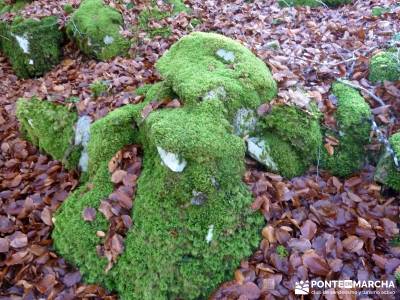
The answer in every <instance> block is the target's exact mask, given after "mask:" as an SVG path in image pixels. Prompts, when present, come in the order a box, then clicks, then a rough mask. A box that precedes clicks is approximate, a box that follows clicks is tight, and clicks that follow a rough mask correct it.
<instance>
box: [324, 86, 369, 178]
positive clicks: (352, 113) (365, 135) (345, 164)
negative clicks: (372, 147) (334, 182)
mask: <svg viewBox="0 0 400 300" xmlns="http://www.w3.org/2000/svg"><path fill="white" fill-rule="evenodd" d="M332 92H333V94H334V95H335V96H336V97H337V100H338V108H337V111H336V120H337V123H338V129H339V132H337V133H332V132H327V134H330V135H334V136H335V137H336V138H337V139H338V140H339V146H338V147H335V150H334V154H333V155H332V156H329V155H328V153H327V151H326V150H325V148H324V147H322V166H323V167H324V168H325V169H327V170H329V171H331V173H332V174H334V175H337V176H342V177H344V176H348V175H351V174H352V173H353V172H356V171H358V170H359V169H360V168H361V167H362V165H363V163H364V160H365V157H366V151H365V149H364V147H365V145H366V144H368V142H369V135H370V132H371V123H370V120H371V110H370V108H369V105H368V104H367V103H366V102H365V100H364V98H363V97H362V96H361V95H360V93H359V92H358V91H357V90H355V89H353V88H351V87H349V86H347V85H345V84H343V83H334V84H333V86H332Z"/></svg>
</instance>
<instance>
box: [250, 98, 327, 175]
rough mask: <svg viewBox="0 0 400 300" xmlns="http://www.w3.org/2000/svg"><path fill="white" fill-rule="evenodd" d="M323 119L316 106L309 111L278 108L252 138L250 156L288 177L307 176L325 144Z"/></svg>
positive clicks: (265, 119)
mask: <svg viewBox="0 0 400 300" xmlns="http://www.w3.org/2000/svg"><path fill="white" fill-rule="evenodd" d="M320 117H321V114H320V113H319V111H318V109H317V107H316V106H315V105H314V104H312V105H311V106H310V110H309V111H303V110H301V109H300V108H297V107H295V106H287V105H278V106H274V107H273V108H272V110H271V112H270V113H268V114H267V115H265V116H264V117H263V118H261V119H260V120H259V124H258V126H257V130H256V134H255V136H257V137H256V138H254V137H251V138H249V139H248V142H247V146H248V152H249V154H250V156H252V157H253V158H255V159H256V160H258V161H259V162H261V163H262V164H263V165H265V166H266V167H267V168H268V169H269V170H271V171H273V172H276V173H278V174H281V175H283V176H285V177H287V178H292V177H294V176H299V175H301V174H303V173H304V172H305V171H306V170H307V169H308V168H309V167H310V166H311V165H312V164H313V163H315V162H317V159H318V151H319V149H320V145H321V143H322V133H321V128H320V125H319V121H320Z"/></svg>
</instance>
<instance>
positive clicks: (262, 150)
mask: <svg viewBox="0 0 400 300" xmlns="http://www.w3.org/2000/svg"><path fill="white" fill-rule="evenodd" d="M247 152H248V153H249V155H250V156H251V157H252V158H254V159H255V160H256V161H258V162H259V163H261V164H263V165H265V166H266V167H267V168H269V169H270V170H271V171H276V172H277V171H279V170H278V166H277V165H276V163H275V162H274V160H273V159H272V157H271V156H270V154H269V153H270V149H269V146H268V145H267V144H266V143H265V141H263V140H261V139H259V138H256V137H252V138H249V139H248V140H247Z"/></svg>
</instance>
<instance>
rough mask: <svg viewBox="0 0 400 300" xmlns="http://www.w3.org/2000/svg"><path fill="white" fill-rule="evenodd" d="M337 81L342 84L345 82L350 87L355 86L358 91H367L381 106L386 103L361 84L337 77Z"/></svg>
mask: <svg viewBox="0 0 400 300" xmlns="http://www.w3.org/2000/svg"><path fill="white" fill-rule="evenodd" d="M337 81H339V82H341V83H343V84H346V85H348V86H350V87H352V88H355V89H357V90H360V91H363V92H365V93H367V94H368V95H369V96H370V97H371V98H372V99H374V100H375V101H376V102H378V103H379V105H381V106H384V105H386V104H385V102H384V101H383V100H382V99H381V98H380V97H378V96H377V95H375V94H374V93H373V92H371V91H369V90H368V89H366V88H364V87H362V86H359V85H358V84H353V83H350V82H349V81H347V80H343V79H341V78H338V79H337Z"/></svg>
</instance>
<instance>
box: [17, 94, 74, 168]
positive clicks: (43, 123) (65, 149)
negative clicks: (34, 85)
mask: <svg viewBox="0 0 400 300" xmlns="http://www.w3.org/2000/svg"><path fill="white" fill-rule="evenodd" d="M16 115H17V118H18V120H19V122H20V130H21V132H22V134H23V135H24V137H25V138H26V139H27V140H29V141H30V142H31V143H32V144H34V145H35V146H37V147H39V149H40V150H42V151H44V152H45V153H48V154H50V155H51V156H52V157H53V158H54V159H57V160H61V161H62V162H63V163H65V164H66V166H67V168H73V167H76V165H77V161H78V160H79V157H78V156H79V153H80V149H77V148H75V147H74V146H73V139H74V135H75V133H74V125H75V122H76V121H77V114H76V113H75V112H71V111H69V110H68V108H67V107H65V106H62V105H56V104H53V103H51V102H48V101H44V100H39V99H36V98H32V99H30V100H26V99H20V100H18V101H17V108H16ZM77 157H78V159H77Z"/></svg>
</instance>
